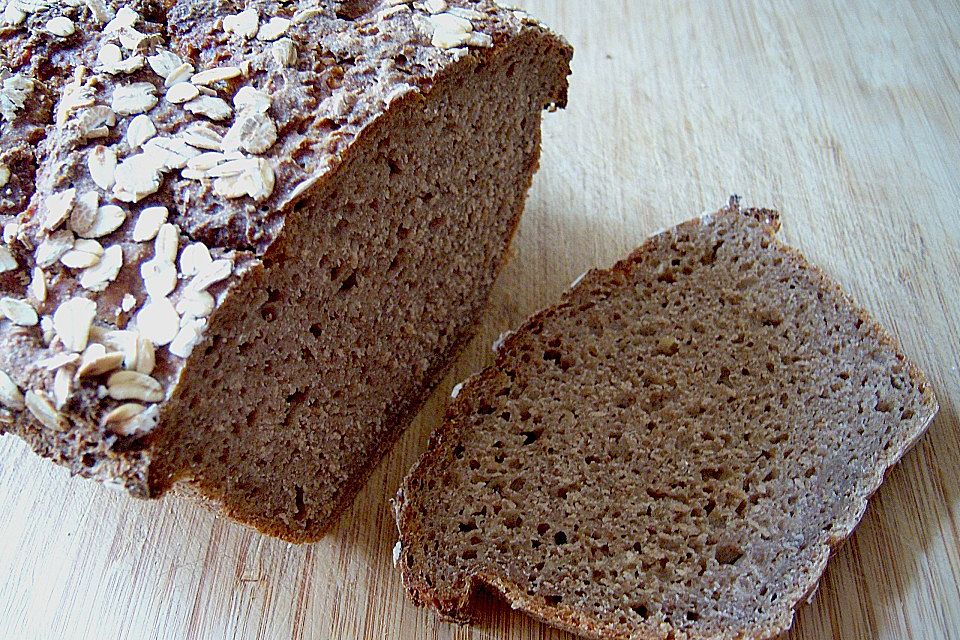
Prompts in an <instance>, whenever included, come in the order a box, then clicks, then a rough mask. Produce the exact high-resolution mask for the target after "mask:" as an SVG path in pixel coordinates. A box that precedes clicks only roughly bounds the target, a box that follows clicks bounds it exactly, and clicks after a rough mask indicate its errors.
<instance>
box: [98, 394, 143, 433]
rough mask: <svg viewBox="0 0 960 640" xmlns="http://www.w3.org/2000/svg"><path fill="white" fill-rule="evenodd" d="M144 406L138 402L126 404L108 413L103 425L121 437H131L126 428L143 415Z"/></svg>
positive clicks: (104, 417) (102, 420) (103, 419)
mask: <svg viewBox="0 0 960 640" xmlns="http://www.w3.org/2000/svg"><path fill="white" fill-rule="evenodd" d="M143 409H144V406H143V405H142V404H139V403H136V402H126V403H124V404H121V405H120V406H118V407H117V408H115V409H112V410H110V411H108V412H107V413H106V414H104V416H103V418H102V419H101V421H100V422H101V424H103V426H105V427H111V430H112V431H114V432H115V433H118V434H120V435H124V436H126V435H131V434H130V433H128V432H127V431H126V430H125V427H126V425H127V424H128V423H130V421H131V420H133V418H135V417H137V416H138V415H140V414H141V413H143Z"/></svg>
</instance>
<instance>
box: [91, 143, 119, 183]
mask: <svg viewBox="0 0 960 640" xmlns="http://www.w3.org/2000/svg"><path fill="white" fill-rule="evenodd" d="M87 168H88V169H89V170H90V177H91V178H93V182H94V183H95V184H96V185H97V186H98V187H100V188H101V189H103V190H104V191H109V190H110V189H111V188H112V187H113V184H114V181H115V180H114V172H115V171H116V170H117V152H116V151H114V150H113V149H112V148H110V147H105V146H103V145H102V144H101V145H97V146H95V147H94V148H93V149H91V150H90V152H89V153H88V154H87Z"/></svg>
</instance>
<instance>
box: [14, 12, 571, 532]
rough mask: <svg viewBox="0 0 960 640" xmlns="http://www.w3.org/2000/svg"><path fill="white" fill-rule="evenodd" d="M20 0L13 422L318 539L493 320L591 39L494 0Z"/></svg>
mask: <svg viewBox="0 0 960 640" xmlns="http://www.w3.org/2000/svg"><path fill="white" fill-rule="evenodd" d="M0 10H2V12H0V15H2V20H3V26H2V29H0V45H2V46H0V49H2V52H3V53H2V56H3V57H2V61H0V87H2V89H0V91H2V93H0V185H2V186H0V224H2V226H3V244H2V245H0V298H2V300H0V432H4V431H5V432H8V433H12V434H16V435H18V436H20V437H21V438H23V439H24V440H26V441H27V442H28V443H29V445H30V446H31V447H32V448H33V449H34V450H35V451H36V452H37V453H39V454H41V455H43V456H46V457H49V458H51V459H53V460H54V461H55V462H57V463H60V464H63V465H66V466H67V467H68V468H69V469H70V471H71V473H74V474H80V475H82V476H88V477H93V478H97V479H100V480H104V481H108V482H111V483H117V484H119V485H121V486H122V487H124V488H125V489H126V490H127V491H129V492H130V493H131V494H133V495H134V496H137V497H141V498H147V497H156V496H160V495H162V494H164V493H165V492H167V491H169V490H171V489H173V488H177V489H180V490H182V491H184V492H187V493H192V494H196V495H198V496H199V497H200V498H202V499H203V500H204V501H207V502H209V503H210V504H213V505H215V506H216V507H217V508H219V509H220V510H222V512H223V513H225V514H227V515H229V516H231V517H233V518H235V519H237V520H239V521H241V522H244V523H246V524H249V525H252V526H255V527H257V528H259V529H261V530H262V531H265V532H267V533H270V534H273V535H277V536H281V537H284V538H286V539H288V540H292V541H305V540H312V539H315V538H317V537H318V536H320V535H321V534H322V533H323V532H324V531H325V530H326V529H327V528H328V527H329V525H330V524H331V523H332V522H333V520H334V518H335V516H336V515H337V514H338V513H339V512H340V511H342V510H343V509H344V508H345V507H346V506H347V505H348V504H349V502H350V500H351V498H352V496H353V495H354V493H355V492H356V491H357V490H358V488H359V487H360V486H361V484H362V483H363V481H364V479H365V478H366V476H367V475H368V473H369V472H370V471H371V469H372V467H373V466H374V465H375V464H376V463H377V461H378V460H379V459H380V457H381V456H382V455H383V454H384V453H385V452H386V451H387V450H388V449H389V447H390V446H391V444H392V442H393V441H394V440H395V438H396V437H397V435H398V433H399V432H400V431H401V430H402V429H403V428H404V427H405V425H406V424H407V423H408V422H409V421H410V419H411V418H412V416H413V415H414V414H415V413H416V411H417V409H418V407H420V405H421V403H422V402H423V401H424V399H425V398H426V396H427V395H428V393H429V391H430V389H431V388H432V387H433V385H434V384H435V383H436V381H437V380H438V379H439V378H440V377H441V376H442V375H443V372H444V370H445V368H446V367H447V365H448V363H449V362H450V361H451V360H452V358H453V357H454V356H455V354H456V353H457V351H458V349H459V348H460V347H461V345H462V344H463V343H464V342H465V341H466V340H467V339H468V338H469V336H470V335H471V331H472V327H473V325H474V323H475V321H476V320H477V317H478V314H479V312H480V310H481V309H482V307H483V305H484V303H485V300H486V297H487V293H488V291H489V289H490V286H491V283H492V282H493V280H494V278H495V276H496V274H497V272H498V269H499V268H500V265H501V262H502V260H503V258H504V254H505V251H506V247H507V245H508V243H509V241H510V238H511V236H512V234H513V232H514V229H515V228H516V225H517V222H518V218H519V216H520V213H521V210H522V208H523V202H524V197H525V194H526V191H527V189H528V187H529V185H530V181H531V178H532V175H533V173H534V171H535V170H536V167H537V163H538V156H539V145H540V129H539V127H540V117H541V112H542V110H543V109H544V108H545V107H546V108H554V107H557V106H563V105H564V104H565V101H566V76H567V74H568V72H569V61H570V57H571V50H570V47H569V46H568V45H567V44H566V43H565V42H563V41H562V40H561V39H560V38H558V37H557V36H555V35H553V34H552V33H550V32H549V31H547V30H546V29H545V28H544V27H542V26H541V25H539V24H538V23H536V22H535V21H533V20H532V19H530V18H529V17H527V16H526V15H525V14H523V13H522V12H514V11H508V10H504V9H501V8H499V7H498V6H496V5H495V4H493V3H492V2H489V1H487V0H478V1H469V2H468V1H465V0H464V1H457V2H445V1H438V0H428V1H425V2H422V3H421V2H405V1H403V0H400V1H398V0H383V1H374V0H353V1H344V2H332V1H319V2H306V1H304V2H299V3H297V2H275V1H250V2H239V1H238V2H229V1H225V0H218V1H213V0H207V1H187V0H179V1H174V0H164V1H160V0H154V1H151V0H139V1H135V2H129V3H128V2H113V1H107V0H63V1H61V2H52V1H48V0H37V1H31V2H21V1H20V0H5V1H2V2H0Z"/></svg>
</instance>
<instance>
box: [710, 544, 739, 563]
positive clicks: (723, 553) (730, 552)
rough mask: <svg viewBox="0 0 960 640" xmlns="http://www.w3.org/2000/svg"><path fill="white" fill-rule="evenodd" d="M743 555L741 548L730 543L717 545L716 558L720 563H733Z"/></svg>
mask: <svg viewBox="0 0 960 640" xmlns="http://www.w3.org/2000/svg"><path fill="white" fill-rule="evenodd" d="M742 557H743V550H742V549H741V548H740V547H738V546H736V545H732V544H721V545H719V546H718V547H717V551H716V558H717V562H719V563H720V564H733V563H735V562H736V561H737V560H739V559H740V558H742Z"/></svg>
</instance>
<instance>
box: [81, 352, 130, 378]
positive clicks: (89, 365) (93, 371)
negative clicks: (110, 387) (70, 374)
mask: <svg viewBox="0 0 960 640" xmlns="http://www.w3.org/2000/svg"><path fill="white" fill-rule="evenodd" d="M93 346H94V345H90V347H88V348H87V351H85V352H84V354H83V359H82V360H81V362H80V368H79V369H78V370H77V377H78V378H91V377H94V376H99V375H103V374H104V373H109V372H111V371H113V370H114V369H119V368H120V365H122V364H123V352H122V351H109V352H107V351H106V349H105V348H104V347H103V345H96V346H98V347H100V348H99V349H97V350H96V351H95V352H93V353H90V354H88V353H87V352H88V351H90V349H91V348H92V347H93Z"/></svg>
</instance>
